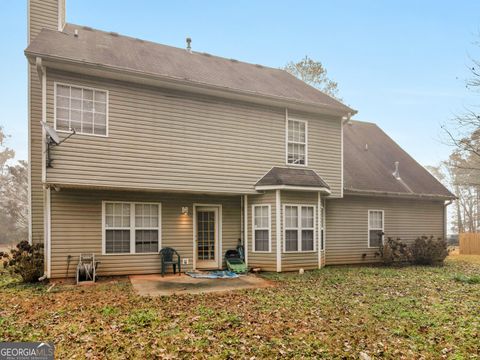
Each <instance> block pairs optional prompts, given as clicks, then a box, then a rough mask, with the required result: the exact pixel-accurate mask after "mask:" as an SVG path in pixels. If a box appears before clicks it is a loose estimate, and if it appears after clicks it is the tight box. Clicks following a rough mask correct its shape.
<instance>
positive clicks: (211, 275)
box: [186, 270, 238, 279]
mask: <svg viewBox="0 0 480 360" xmlns="http://www.w3.org/2000/svg"><path fill="white" fill-rule="evenodd" d="M186 274H187V275H188V276H191V277H193V278H198V279H234V278H238V275H237V274H235V273H234V272H232V271H227V270H217V271H208V272H187V273H186Z"/></svg>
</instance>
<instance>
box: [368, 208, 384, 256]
mask: <svg viewBox="0 0 480 360" xmlns="http://www.w3.org/2000/svg"><path fill="white" fill-rule="evenodd" d="M372 212H381V213H382V228H381V229H374V228H370V213H372ZM370 230H382V232H383V233H384V232H385V211H384V210H376V209H369V210H368V233H367V234H368V235H367V239H368V248H369V249H378V248H379V247H378V246H370ZM384 241H385V235H382V245H383V244H384Z"/></svg>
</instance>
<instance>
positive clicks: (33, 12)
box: [28, 0, 65, 42]
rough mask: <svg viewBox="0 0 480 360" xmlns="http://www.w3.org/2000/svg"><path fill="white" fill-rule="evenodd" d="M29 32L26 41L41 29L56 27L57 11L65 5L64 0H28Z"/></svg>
mask: <svg viewBox="0 0 480 360" xmlns="http://www.w3.org/2000/svg"><path fill="white" fill-rule="evenodd" d="M28 4H29V6H30V8H29V13H28V15H29V19H28V20H29V22H30V23H29V25H28V27H29V32H30V34H29V35H28V41H29V42H30V41H32V40H33V39H34V38H35V37H36V36H37V35H38V33H39V32H40V31H41V30H42V29H43V28H46V29H51V30H56V29H58V11H59V5H60V8H61V9H64V7H65V0H28Z"/></svg>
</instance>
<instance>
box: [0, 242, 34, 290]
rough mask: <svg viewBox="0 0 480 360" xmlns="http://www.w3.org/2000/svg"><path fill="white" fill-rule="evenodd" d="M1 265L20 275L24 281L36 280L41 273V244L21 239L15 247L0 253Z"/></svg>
mask: <svg viewBox="0 0 480 360" xmlns="http://www.w3.org/2000/svg"><path fill="white" fill-rule="evenodd" d="M0 255H1V257H3V258H4V259H5V260H4V261H3V266H4V267H5V268H6V269H8V270H9V271H10V273H12V274H16V275H20V277H21V278H22V280H23V281H24V282H30V283H31V282H37V281H38V279H39V278H40V277H41V276H42V275H43V246H42V245H41V244H34V245H30V244H29V243H28V241H21V242H20V243H18V244H17V246H16V248H15V249H12V250H10V254H8V253H0Z"/></svg>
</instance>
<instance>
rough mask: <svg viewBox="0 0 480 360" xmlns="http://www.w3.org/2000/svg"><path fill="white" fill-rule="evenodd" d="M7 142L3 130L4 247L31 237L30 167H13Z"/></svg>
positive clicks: (0, 235) (0, 222) (0, 195)
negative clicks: (29, 215) (29, 218)
mask: <svg viewBox="0 0 480 360" xmlns="http://www.w3.org/2000/svg"><path fill="white" fill-rule="evenodd" d="M6 139H7V136H6V135H5V134H4V132H3V129H2V128H0V243H13V242H19V241H21V240H26V239H27V236H28V164H27V162H25V161H19V162H18V163H16V164H14V165H9V162H11V160H13V158H14V156H15V152H14V151H13V150H12V149H10V148H8V147H7V146H6V144H5V140H6Z"/></svg>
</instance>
